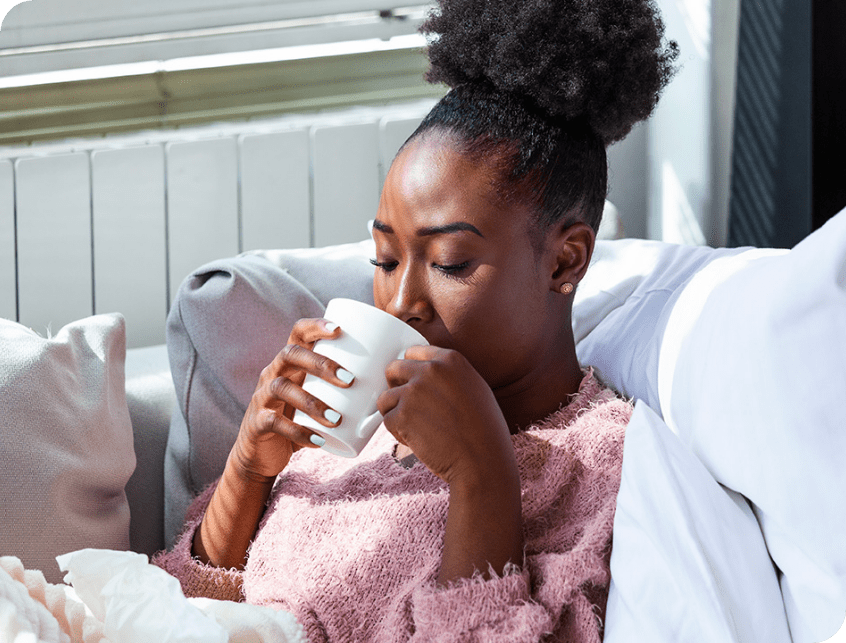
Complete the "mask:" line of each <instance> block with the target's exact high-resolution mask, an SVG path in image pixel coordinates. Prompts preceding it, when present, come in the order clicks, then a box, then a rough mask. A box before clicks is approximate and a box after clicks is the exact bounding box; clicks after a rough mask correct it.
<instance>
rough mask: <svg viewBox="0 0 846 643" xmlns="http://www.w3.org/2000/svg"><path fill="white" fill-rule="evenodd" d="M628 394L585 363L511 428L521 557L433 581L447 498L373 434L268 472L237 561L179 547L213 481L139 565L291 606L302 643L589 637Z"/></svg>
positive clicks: (597, 628) (196, 586) (597, 615)
mask: <svg viewBox="0 0 846 643" xmlns="http://www.w3.org/2000/svg"><path fill="white" fill-rule="evenodd" d="M631 411H632V407H631V405H630V404H629V403H627V402H625V401H623V400H620V399H619V398H617V397H616V396H615V395H614V393H613V392H612V391H610V390H609V389H606V388H603V387H602V386H601V385H600V384H599V383H598V382H597V380H596V379H595V378H594V377H593V375H592V374H591V373H588V374H587V375H586V376H585V378H584V379H583V381H582V384H581V388H580V390H579V393H578V394H577V395H575V396H574V398H573V399H572V401H571V402H570V403H569V404H568V405H567V406H565V407H563V408H562V409H561V410H559V411H557V412H555V413H553V414H552V415H550V416H549V417H548V418H547V419H546V420H545V421H544V422H541V423H539V424H537V425H533V426H531V427H529V428H528V429H526V430H525V431H523V432H521V433H519V434H517V435H515V436H513V443H514V450H515V453H516V456H517V462H518V465H519V469H520V479H521V482H522V502H523V529H524V537H525V561H524V563H523V565H522V566H521V567H516V566H514V567H512V568H510V569H507V570H506V571H505V572H504V574H503V575H502V576H496V575H493V578H491V579H485V578H483V577H482V576H481V575H477V576H476V577H475V578H472V579H466V580H462V581H459V582H456V583H454V584H453V585H451V586H450V587H448V588H438V587H436V584H435V579H436V577H437V574H438V569H439V567H440V562H441V551H442V547H443V537H444V526H445V524H446V515H447V508H448V501H449V490H448V487H447V486H446V484H445V483H443V482H442V481H441V480H440V479H439V478H437V477H436V476H434V475H433V474H432V473H431V472H430V471H429V470H428V469H427V468H426V467H425V466H424V465H423V464H422V463H419V462H418V463H416V464H414V465H413V466H412V467H411V468H408V469H406V468H404V467H403V466H401V464H400V463H399V462H397V461H396V459H395V458H394V457H393V448H394V446H395V445H396V441H395V440H394V438H393V437H392V436H391V435H390V434H389V433H388V432H387V431H386V430H385V429H384V428H381V429H380V430H379V432H377V434H376V436H375V437H374V439H373V440H371V442H370V444H368V446H367V447H366V449H365V450H364V452H363V453H362V454H361V455H360V456H359V457H358V458H355V459H353V460H348V459H343V458H338V457H334V456H331V455H328V454H325V453H323V452H316V451H313V450H303V451H299V452H298V453H297V454H296V455H295V456H294V458H293V459H292V460H291V462H290V463H289V465H288V467H287V468H286V470H285V472H284V473H283V474H282V475H281V476H280V477H279V479H278V480H277V483H276V486H275V488H274V491H273V493H272V495H271V498H270V500H269V504H268V509H267V512H266V513H265V516H264V519H263V520H262V523H261V525H260V527H259V530H258V533H257V534H256V537H255V540H254V542H253V544H252V546H251V548H250V551H249V558H248V562H247V566H246V569H245V570H244V571H243V572H237V571H234V570H221V569H216V568H213V567H210V566H207V565H204V564H202V563H200V562H199V561H197V560H195V559H192V558H191V555H190V551H191V542H192V539H193V536H194V532H195V530H196V529H197V527H198V526H199V523H200V521H201V520H202V515H203V512H204V510H205V507H206V505H207V504H208V502H209V500H210V498H211V494H212V491H213V487H212V488H210V489H207V490H206V491H205V492H204V493H203V494H202V495H201V496H200V497H199V498H197V500H196V501H195V502H194V503H193V505H192V506H191V509H190V510H189V515H188V521H187V525H186V530H185V532H184V533H183V535H182V536H181V537H180V539H179V541H178V542H177V544H176V545H175V547H174V549H173V550H172V551H171V552H168V553H162V554H159V555H158V556H157V557H156V558H155V560H154V562H155V563H156V564H158V565H159V566H161V567H163V568H164V569H166V570H167V571H169V572H170V573H172V574H173V575H175V576H176V577H177V578H179V580H180V581H181V583H182V586H183V589H184V590H185V593H186V594H187V595H189V596H197V595H200V596H208V597H211V598H228V599H232V600H246V601H248V602H250V603H256V604H260V605H271V606H274V607H277V608H281V609H285V610H289V611H291V612H293V613H294V614H295V615H296V616H297V618H298V619H299V621H300V622H301V623H302V624H303V626H304V627H305V629H306V632H307V633H308V637H309V641H311V642H312V643H318V642H332V643H335V642H341V641H344V642H346V641H361V642H370V641H373V642H378V643H382V642H385V643H387V642H393V641H427V642H428V641H444V642H446V641H491V642H493V641H502V642H508V643H519V642H521V641H526V642H529V641H532V642H536V641H540V640H552V641H567V642H568V643H576V642H583V641H584V642H599V641H601V640H602V618H603V617H604V609H605V601H606V598H607V592H608V583H609V580H610V573H609V557H610V549H611V529H612V525H613V521H614V509H615V505H616V497H617V490H618V488H619V484H620V472H621V467H622V458H623V437H624V431H625V426H626V424H627V423H628V420H629V417H630V416H631Z"/></svg>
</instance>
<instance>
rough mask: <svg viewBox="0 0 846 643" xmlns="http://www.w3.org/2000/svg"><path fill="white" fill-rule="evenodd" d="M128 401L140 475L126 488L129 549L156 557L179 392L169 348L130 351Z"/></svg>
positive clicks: (161, 540) (160, 544)
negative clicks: (170, 436)
mask: <svg viewBox="0 0 846 643" xmlns="http://www.w3.org/2000/svg"><path fill="white" fill-rule="evenodd" d="M126 402H127V405H128V406H129V416H130V419H131V420H132V433H133V438H134V443H135V456H136V460H137V463H136V466H135V472H134V473H133V474H132V477H131V478H130V479H129V482H128V483H127V485H126V495H127V499H128V500H129V511H130V516H131V518H130V527H129V530H130V531H129V544H130V547H131V548H132V550H133V551H136V552H140V553H143V554H152V553H153V552H156V551H158V550H160V549H163V548H164V456H165V447H166V446H167V436H168V432H169V430H170V416H171V413H172V411H173V408H174V406H175V405H176V392H175V390H174V386H173V379H172V378H171V375H170V363H169V362H168V355H167V347H166V346H165V345H164V344H162V345H160V346H151V347H146V348H134V349H130V350H128V351H127V352H126Z"/></svg>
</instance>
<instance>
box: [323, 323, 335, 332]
mask: <svg viewBox="0 0 846 643" xmlns="http://www.w3.org/2000/svg"><path fill="white" fill-rule="evenodd" d="M337 327H338V324H336V323H335V322H330V321H328V322H326V323H324V324H323V328H325V329H326V331H327V332H329V333H334V332H335V329H336V328H337Z"/></svg>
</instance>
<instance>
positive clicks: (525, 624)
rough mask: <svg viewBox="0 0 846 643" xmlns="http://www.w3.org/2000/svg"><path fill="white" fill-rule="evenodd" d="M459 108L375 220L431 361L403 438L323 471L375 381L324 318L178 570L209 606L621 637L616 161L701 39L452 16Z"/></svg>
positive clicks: (272, 395)
mask: <svg viewBox="0 0 846 643" xmlns="http://www.w3.org/2000/svg"><path fill="white" fill-rule="evenodd" d="M423 29H424V31H425V32H427V33H430V34H434V36H435V38H434V39H433V42H432V43H431V45H430V47H429V55H430V59H431V62H432V67H431V70H430V72H429V74H428V78H429V80H431V81H433V82H440V81H443V82H446V83H447V84H449V85H450V86H451V87H452V90H451V91H450V92H449V93H448V94H447V95H446V96H445V98H444V99H443V100H441V101H440V102H439V103H438V105H436V106H435V107H434V108H433V110H432V112H431V113H430V114H429V115H428V116H427V118H426V119H425V120H424V121H423V123H422V124H421V125H420V127H419V128H418V130H417V131H416V132H415V133H414V134H413V135H412V136H411V137H410V139H409V140H408V141H407V142H406V144H405V145H404V146H403V148H402V149H401V150H400V152H399V153H398V155H397V157H396V159H395V161H394V163H393V165H392V167H391V169H390V172H389V173H388V177H387V179H386V182H385V186H384V189H383V193H382V198H381V202H380V205H379V210H378V212H377V215H376V219H375V222H374V226H373V236H374V239H375V242H376V257H375V259H374V261H373V263H374V264H375V266H376V273H375V276H374V286H373V288H374V301H375V304H376V306H378V307H379V308H381V309H383V310H386V311H387V312H389V313H391V314H392V315H394V316H396V317H398V318H400V319H402V320H403V321H405V322H406V323H408V324H410V325H411V326H413V327H414V328H416V329H417V330H418V331H419V332H420V333H422V334H423V336H425V337H426V339H427V340H428V341H429V343H430V346H426V347H424V346H419V347H414V348H411V349H409V350H408V351H407V352H406V355H405V359H403V360H397V361H395V362H393V363H392V364H391V365H390V366H389V367H388V369H387V371H386V374H385V375H386V378H387V380H388V382H389V384H390V389H389V390H388V391H387V392H386V393H384V394H383V395H382V396H381V397H380V398H379V402H378V405H379V410H380V411H381V412H382V414H383V415H384V425H385V429H386V430H385V431H381V432H379V433H377V436H376V437H374V439H373V440H372V441H371V443H370V444H369V445H368V446H367V448H366V449H365V451H364V452H363V453H362V455H361V456H360V457H359V458H357V459H355V460H352V461H349V460H341V459H338V458H335V457H333V456H330V455H328V454H325V453H324V452H320V451H318V452H314V451H313V449H314V448H315V447H318V446H320V442H321V438H320V437H319V436H317V435H315V434H312V433H311V432H310V431H308V430H307V429H305V428H303V427H301V426H298V425H296V424H294V423H293V422H292V419H291V418H292V417H293V413H294V411H295V410H296V409H301V410H303V411H305V412H307V413H308V414H309V415H311V416H312V417H313V418H315V419H317V420H318V421H319V422H321V423H322V424H324V425H325V426H327V427H331V426H334V425H335V424H337V423H338V422H339V419H338V418H337V413H335V412H334V410H333V409H329V408H328V407H326V405H324V404H323V403H322V402H320V401H319V400H317V399H315V398H313V397H311V396H310V395H308V394H307V393H305V392H304V391H303V390H302V388H301V387H300V385H301V384H302V382H303V379H304V377H305V374H306V373H313V374H315V375H317V376H319V377H322V378H323V379H325V380H327V381H329V382H331V383H333V384H335V385H337V386H340V387H345V386H350V385H351V375H350V374H349V373H347V372H346V371H344V370H343V369H342V368H341V367H340V366H339V365H338V364H336V363H334V362H332V361H331V360H328V359H326V358H322V357H319V356H317V355H316V354H315V353H313V352H312V351H311V348H312V346H313V344H314V342H315V341H316V340H318V339H323V338H331V337H335V336H337V335H338V334H339V333H340V332H342V329H339V328H337V327H334V326H333V325H332V324H330V323H328V322H326V321H325V320H319V319H308V320H300V321H299V322H298V323H297V324H296V325H295V327H294V329H293V331H292V333H291V337H290V339H289V343H288V345H287V346H286V347H285V348H284V349H283V350H282V351H281V352H280V353H279V355H278V356H277V357H276V359H275V360H274V361H273V363H272V364H270V365H269V366H268V367H267V368H265V370H264V371H263V372H262V374H261V378H260V381H259V383H258V386H257V388H256V391H255V393H254V395H253V398H252V401H251V403H250V405H249V408H248V409H247V412H246V414H245V417H244V420H243V422H242V425H241V429H240V433H239V435H238V438H237V440H236V443H235V445H234V447H233V449H232V451H231V453H230V455H229V459H228V461H227V464H226V468H225V471H224V473H223V476H222V477H221V479H220V480H219V481H218V483H217V484H216V485H214V486H213V487H212V488H211V489H209V490H207V491H206V492H205V493H204V494H203V495H202V496H201V497H200V498H199V499H198V500H197V501H196V502H195V503H194V505H193V506H192V509H191V510H190V512H189V516H188V524H187V526H186V531H185V533H184V535H183V536H182V538H181V539H180V541H179V543H178V544H177V545H176V547H175V548H174V550H173V552H171V553H168V554H164V555H161V556H160V557H159V558H158V559H157V561H158V563H159V564H160V565H162V566H163V567H165V568H166V569H168V570H169V571H171V572H172V573H174V574H175V575H177V576H178V577H179V578H180V580H181V581H182V583H183V587H184V589H185V591H186V593H188V594H205V595H209V596H213V597H219V598H220V597H227V598H232V599H235V600H244V599H246V600H248V601H252V602H257V603H262V604H271V605H274V606H277V607H280V608H284V609H288V610H290V611H292V612H294V613H295V614H296V615H297V617H298V618H299V619H300V621H301V622H302V623H303V624H304V626H305V627H306V630H307V631H308V634H309V638H310V640H312V641H348V640H356V641H406V640H410V639H415V640H421V641H429V640H445V641H446V640H448V641H452V640H486V641H487V640H502V641H538V640H541V639H544V640H546V639H547V638H551V639H552V640H561V641H564V640H566V641H598V640H600V639H601V636H602V617H603V615H604V605H605V599H606V597H607V587H608V582H609V569H608V561H609V555H610V542H611V527H612V524H613V516H614V506H615V497H616V492H617V488H618V486H619V476H620V466H621V460H622V444H623V432H624V427H625V424H626V423H627V421H628V418H629V416H630V413H631V407H630V405H629V404H628V403H627V402H625V401H623V400H620V399H618V398H616V396H615V395H614V393H613V392H612V391H610V390H608V389H606V388H603V387H602V386H601V385H600V384H599V383H598V382H597V381H596V379H595V378H594V377H593V375H592V373H591V372H590V370H586V371H583V370H582V369H581V367H580V365H579V363H578V361H577V359H576V352H575V347H574V340H573V333H572V328H571V324H570V316H571V308H572V302H573V292H574V289H575V287H576V285H577V284H578V283H579V281H580V280H581V278H582V277H583V276H584V274H585V271H586V270H587V268H588V265H589V263H590V258H591V253H592V250H593V244H594V238H595V230H596V229H597V227H598V225H599V219H600V217H601V213H602V208H603V203H604V198H605V193H606V183H607V166H606V157H605V146H606V145H608V144H609V143H611V142H613V141H616V140H619V139H620V138H622V137H623V136H625V134H626V133H628V131H629V130H630V129H631V127H632V125H633V124H634V123H635V122H637V121H638V120H641V119H643V118H646V117H647V116H648V115H649V114H650V113H651V111H652V109H653V107H654V105H655V103H656V101H657V96H658V92H659V91H660V90H661V88H662V87H663V85H664V84H665V83H666V82H667V80H668V79H669V77H670V75H671V73H672V70H671V64H672V61H673V60H674V59H675V57H676V50H675V45H674V44H672V43H671V44H670V45H664V44H662V25H661V22H660V19H659V18H658V16H657V15H656V12H655V9H654V7H653V6H652V4H651V2H649V1H647V0H638V1H635V0H616V1H614V2H602V1H577V0H573V1H571V2H567V1H563V0H544V1H542V2H523V3H519V4H517V5H515V4H514V3H504V2H491V1H486V2H484V3H479V2H478V0H444V1H443V2H442V4H441V7H440V9H439V11H438V12H437V13H436V14H434V15H433V16H432V17H430V19H429V20H428V22H427V23H426V24H425V25H424V28H423Z"/></svg>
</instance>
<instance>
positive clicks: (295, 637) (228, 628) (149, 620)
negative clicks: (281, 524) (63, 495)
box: [0, 549, 306, 643]
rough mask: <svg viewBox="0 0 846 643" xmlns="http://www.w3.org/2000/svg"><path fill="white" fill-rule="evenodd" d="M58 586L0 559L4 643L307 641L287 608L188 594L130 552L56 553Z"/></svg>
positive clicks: (0, 617)
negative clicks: (60, 574) (60, 576)
mask: <svg viewBox="0 0 846 643" xmlns="http://www.w3.org/2000/svg"><path fill="white" fill-rule="evenodd" d="M57 561H58V562H59V567H60V568H61V569H62V571H65V572H68V573H67V575H66V576H65V581H66V582H68V583H70V585H53V584H50V583H47V582H46V581H45V580H44V575H43V574H42V573H41V572H40V571H36V570H25V569H24V567H23V565H22V564H21V562H20V560H19V559H17V558H14V557H3V558H0V641H2V642H3V643H7V642H8V643H42V642H43V643H142V642H143V643H147V642H148V641H158V642H161V643H193V642H195V641H196V642H197V643H200V642H202V643H227V642H232V643H265V642H266V643H270V642H274V643H306V636H305V632H304V631H303V629H302V627H301V626H300V624H299V623H298V622H297V620H296V619H295V618H294V616H293V615H292V614H290V613H288V612H281V611H276V610H273V609H271V608H269V607H257V606H254V605H247V604H243V603H231V602H226V601H215V600H210V599H193V598H192V599H186V598H185V596H184V595H183V594H182V590H181V588H180V587H179V582H178V581H177V580H176V579H175V578H173V577H172V576H170V575H168V574H167V573H166V572H164V571H163V570H161V569H159V568H158V567H155V566H153V565H150V564H149V562H148V560H147V557H146V556H144V555H142V554H135V553H132V552H120V551H111V550H99V549H83V550H80V551H78V552H73V553H70V554H65V555H63V556H59V557H58V558H57Z"/></svg>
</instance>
